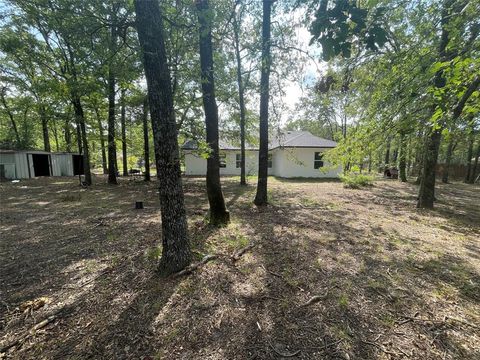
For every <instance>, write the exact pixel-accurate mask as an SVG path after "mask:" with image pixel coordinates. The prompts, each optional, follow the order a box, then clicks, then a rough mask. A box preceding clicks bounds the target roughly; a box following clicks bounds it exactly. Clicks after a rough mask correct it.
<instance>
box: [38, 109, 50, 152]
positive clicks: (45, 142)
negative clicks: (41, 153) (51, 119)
mask: <svg viewBox="0 0 480 360" xmlns="http://www.w3.org/2000/svg"><path fill="white" fill-rule="evenodd" d="M38 112H39V116H40V120H41V122H42V134H43V149H44V150H45V151H48V152H50V150H51V148H50V135H49V134H48V118H47V111H46V109H45V105H44V104H40V105H39V108H38Z"/></svg>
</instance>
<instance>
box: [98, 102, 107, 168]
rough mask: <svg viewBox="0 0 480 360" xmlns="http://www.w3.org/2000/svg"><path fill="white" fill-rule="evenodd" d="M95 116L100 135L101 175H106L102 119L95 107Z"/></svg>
mask: <svg viewBox="0 0 480 360" xmlns="http://www.w3.org/2000/svg"><path fill="white" fill-rule="evenodd" d="M95 115H96V117H97V125H98V132H99V134H100V147H101V151H102V168H103V174H108V167H107V152H106V150H105V136H104V135H103V125H102V118H101V116H100V112H99V111H98V108H97V107H95Z"/></svg>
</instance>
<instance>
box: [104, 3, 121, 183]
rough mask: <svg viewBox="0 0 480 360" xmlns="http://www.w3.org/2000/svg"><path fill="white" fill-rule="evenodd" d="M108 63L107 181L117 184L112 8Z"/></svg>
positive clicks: (113, 24) (114, 17)
mask: <svg viewBox="0 0 480 360" xmlns="http://www.w3.org/2000/svg"><path fill="white" fill-rule="evenodd" d="M111 19H112V25H111V29H110V43H109V51H108V52H109V56H110V61H109V63H108V79H107V83H108V84H107V87H108V135H107V141H108V183H109V184H117V169H118V168H117V146H116V144H115V72H114V69H113V68H114V64H113V60H114V59H113V54H115V51H116V47H117V29H116V26H117V25H116V13H115V9H113V10H112V15H111Z"/></svg>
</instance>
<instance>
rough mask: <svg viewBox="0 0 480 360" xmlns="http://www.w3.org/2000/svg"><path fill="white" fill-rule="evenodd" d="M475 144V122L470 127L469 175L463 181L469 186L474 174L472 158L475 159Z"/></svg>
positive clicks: (467, 164)
mask: <svg viewBox="0 0 480 360" xmlns="http://www.w3.org/2000/svg"><path fill="white" fill-rule="evenodd" d="M474 142H475V133H474V129H473V122H472V124H471V125H470V129H469V132H468V150H467V163H466V166H467V173H466V175H465V179H464V180H463V182H464V183H466V184H469V183H470V177H471V173H472V157H473V144H474ZM472 183H473V181H472Z"/></svg>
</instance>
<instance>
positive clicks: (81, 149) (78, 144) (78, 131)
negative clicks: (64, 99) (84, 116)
mask: <svg viewBox="0 0 480 360" xmlns="http://www.w3.org/2000/svg"><path fill="white" fill-rule="evenodd" d="M75 125H76V126H77V127H76V131H77V147H78V153H79V154H80V155H82V154H83V146H82V132H81V130H80V123H79V122H78V118H77V116H76V113H75Z"/></svg>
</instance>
